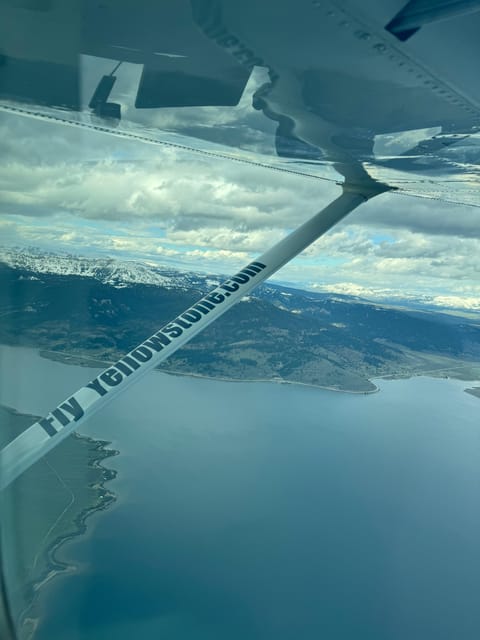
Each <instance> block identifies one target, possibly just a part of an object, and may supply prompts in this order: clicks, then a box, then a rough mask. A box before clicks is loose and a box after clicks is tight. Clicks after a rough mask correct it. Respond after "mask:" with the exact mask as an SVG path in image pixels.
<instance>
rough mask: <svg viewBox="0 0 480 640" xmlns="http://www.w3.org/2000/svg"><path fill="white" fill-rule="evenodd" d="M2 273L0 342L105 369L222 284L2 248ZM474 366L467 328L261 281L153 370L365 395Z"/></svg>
mask: <svg viewBox="0 0 480 640" xmlns="http://www.w3.org/2000/svg"><path fill="white" fill-rule="evenodd" d="M0 274H1V276H2V278H1V281H2V300H3V301H4V302H3V304H2V307H1V308H0V341H1V342H4V343H6V344H23V345H25V346H35V347H38V348H41V349H43V350H48V351H54V352H55V353H57V354H58V357H60V356H61V354H74V355H75V356H76V357H78V358H80V359H81V358H82V357H83V358H87V357H88V358H90V357H94V358H96V359H97V360H102V361H111V360H114V359H115V358H117V357H120V356H122V355H123V354H124V353H125V352H127V351H129V350H130V349H132V348H134V347H135V346H136V345H137V344H139V343H140V342H141V341H143V340H144V339H145V338H146V337H148V336H149V335H151V334H152V333H154V332H155V331H156V330H158V328H159V327H160V326H162V325H163V324H165V323H167V322H169V321H170V320H172V319H173V318H174V317H175V316H176V315H178V314H179V313H182V312H183V311H184V310H185V309H186V308H188V307H189V306H191V304H193V303H195V302H196V301H197V300H198V298H199V297H201V296H202V295H203V294H204V293H205V292H206V291H208V290H209V289H212V288H213V287H215V286H216V285H217V284H218V283H219V282H220V281H221V279H222V278H221V277H220V276H218V275H204V274H199V273H194V272H182V271H180V270H177V269H171V268H163V267H159V266H157V265H148V264H145V263H142V264H137V263H133V262H125V263H124V262H119V261H116V260H112V259H110V258H98V259H89V258H80V257H76V256H68V255H58V254H52V253H50V254H48V253H47V254H45V253H42V252H38V251H37V252H15V251H11V250H10V251H8V252H5V251H3V252H1V253H0ZM479 362H480V323H476V322H475V321H471V320H467V319H465V318H463V317H460V316H459V317H454V316H452V315H447V314H441V313H440V314H439V313H431V312H427V311H421V312H419V311H415V310H402V309H399V308H395V307H389V306H382V305H379V304H377V303H371V302H368V301H366V300H363V299H361V298H354V297H350V296H345V295H333V296H332V295H328V294H325V293H318V292H311V291H305V290H300V289H296V288H294V287H286V286H281V285H277V284H273V283H266V284H263V285H260V286H259V287H258V288H257V289H256V290H255V291H254V292H253V293H252V294H250V295H249V296H247V297H246V298H244V299H243V300H242V301H241V302H240V303H238V304H237V305H236V306H235V307H234V309H233V310H230V311H229V312H227V313H226V314H225V315H224V316H223V317H222V318H220V319H219V320H218V321H217V322H215V323H214V324H212V325H211V326H210V327H208V328H207V329H206V330H205V331H204V332H203V333H202V334H200V335H199V336H197V337H196V338H195V339H194V340H193V341H192V342H190V343H189V344H188V345H186V346H185V347H183V348H182V349H181V350H180V351H179V352H177V353H176V354H174V356H173V357H172V358H170V359H169V360H168V361H166V362H165V363H163V364H162V365H161V368H162V369H163V370H165V371H171V372H177V373H186V374H187V373H190V374H196V375H205V376H209V377H217V378H229V379H272V380H273V379H274V380H278V381H280V380H281V381H285V382H302V383H305V384H313V385H317V386H326V387H329V388H335V389H342V390H350V391H370V390H372V389H373V388H374V385H373V384H372V383H371V382H370V379H371V378H374V377H380V376H396V377H398V376H406V375H413V374H415V373H421V372H422V371H429V372H431V371H434V372H435V371H436V372H437V375H445V374H446V375H457V377H458V376H461V377H464V378H465V377H471V379H473V378H475V375H472V374H474V373H475V371H477V369H476V368H475V367H476V366H477V365H478V363H479ZM442 372H443V373H442ZM478 377H480V368H479V369H478Z"/></svg>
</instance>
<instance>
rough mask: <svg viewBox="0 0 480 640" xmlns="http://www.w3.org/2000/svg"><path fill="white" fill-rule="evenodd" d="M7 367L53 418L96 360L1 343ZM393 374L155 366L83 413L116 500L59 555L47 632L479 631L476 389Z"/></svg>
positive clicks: (350, 635) (8, 389)
mask: <svg viewBox="0 0 480 640" xmlns="http://www.w3.org/2000/svg"><path fill="white" fill-rule="evenodd" d="M14 362H16V363H17V365H16V366H17V367H18V369H17V373H16V374H15V375H11V376H9V375H8V371H11V366H12V365H13V363H14ZM18 363H19V364H18ZM19 371H21V375H20V374H19V373H18V372H19ZM0 373H1V378H2V383H3V384H2V389H1V391H0V401H1V402H3V403H5V404H8V405H10V406H13V407H15V408H17V409H19V410H22V411H27V412H31V413H37V414H38V413H41V414H45V413H47V412H48V410H49V409H51V408H52V407H54V406H55V405H56V404H57V403H58V402H59V401H61V400H62V399H63V398H64V397H66V396H67V395H69V394H70V393H71V392H72V391H74V390H75V389H76V388H77V387H78V386H80V385H81V384H83V383H85V382H87V381H88V380H89V379H91V378H92V377H93V376H94V375H95V373H96V370H93V369H91V370H89V369H86V368H80V367H70V366H66V365H63V364H59V363H54V362H50V361H48V360H44V359H41V358H40V357H39V356H38V355H37V354H36V352H34V351H32V350H28V349H15V350H13V349H9V348H5V347H2V348H1V351H0ZM379 384H380V387H381V391H380V392H379V393H377V394H373V395H350V394H343V393H334V392H328V391H322V390H315V389H311V388H307V387H300V386H298V387H294V386H283V385H277V384H269V383H228V382H214V381H209V380H202V379H193V378H180V377H171V376H167V375H164V374H160V373H157V372H155V373H152V374H151V375H149V376H147V377H146V378H144V379H143V380H142V381H141V382H140V383H139V384H138V385H137V386H136V387H133V388H132V389H131V390H129V391H128V393H127V394H126V395H124V396H122V397H120V398H119V399H118V400H116V401H115V403H114V404H112V405H111V406H109V407H108V408H107V409H106V410H105V411H104V412H102V413H100V414H97V415H96V416H95V417H94V418H93V419H92V420H91V422H90V423H88V424H87V425H85V427H83V428H82V432H83V433H86V434H87V435H90V436H93V437H98V438H101V439H106V440H109V441H111V442H112V446H113V447H114V448H116V449H118V450H119V451H120V452H121V453H120V455H119V456H118V457H116V458H111V459H109V460H108V461H107V463H108V465H109V466H111V467H114V468H115V469H117V470H118V476H117V479H116V480H115V481H113V482H111V483H110V485H109V487H110V489H111V490H113V491H114V492H115V493H116V494H117V496H118V501H117V502H116V503H115V505H114V506H113V507H112V508H110V509H109V510H108V511H106V512H103V513H101V514H98V515H97V516H95V517H94V518H93V519H91V520H90V525H89V529H88V531H87V534H86V535H85V536H83V537H81V538H78V539H77V540H76V541H74V542H71V543H69V544H67V545H65V546H64V547H63V549H62V550H61V551H60V552H59V557H61V559H63V560H67V561H69V562H72V563H74V564H76V565H77V566H78V570H77V571H76V572H75V573H71V574H68V575H65V576H63V577H62V576H60V577H57V578H56V579H55V580H52V581H51V582H50V583H49V584H47V585H46V587H45V589H44V590H43V592H42V593H41V604H42V610H43V615H42V618H41V620H40V625H39V627H38V630H37V633H36V635H35V640H64V639H65V638H68V639H69V640H100V639H102V640H103V639H105V638H107V637H112V638H116V639H118V640H123V639H127V638H129V639H130V638H132V637H136V638H138V640H143V639H144V638H145V639H148V638H155V639H156V638H168V639H169V640H186V639H192V638H195V639H196V640H204V639H205V640H207V639H208V640H214V639H215V640H217V639H218V640H220V639H222V640H236V639H237V638H238V639H240V638H241V639H242V640H245V639H247V638H248V639H249V640H257V639H258V640H260V639H261V640H270V639H275V640H287V639H288V640H292V639H301V640H309V639H312V640H313V639H318V638H325V639H328V640H343V639H359V638H362V639H363V638H365V639H368V640H405V639H408V640H417V639H418V640H428V639H430V638H431V639H432V640H434V639H435V640H439V639H445V640H446V639H448V640H452V639H455V640H478V638H479V637H480V419H479V416H480V400H479V399H478V398H474V397H472V396H470V395H468V394H466V393H464V392H463V389H464V388H465V386H468V385H466V383H463V382H460V381H454V380H435V379H430V378H413V379H410V380H399V381H381V382H379ZM46 499H48V497H47V496H46Z"/></svg>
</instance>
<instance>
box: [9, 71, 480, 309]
mask: <svg viewBox="0 0 480 640" xmlns="http://www.w3.org/2000/svg"><path fill="white" fill-rule="evenodd" d="M131 66H132V67H134V66H135V65H131ZM127 76H128V74H127ZM86 77H88V74H86ZM257 85H258V83H257ZM118 91H119V94H118V95H119V97H118V98H117V99H119V100H120V101H122V100H123V103H122V109H123V110H124V113H126V114H127V115H128V109H129V105H128V103H127V102H126V99H125V96H126V95H127V94H128V87H126V86H125V87H123V88H122V86H121V83H120V87H119V89H118ZM250 93H251V92H250ZM87 94H88V91H87ZM250 105H251V95H250V96H249V95H248V91H247V92H246V95H245V96H244V98H243V99H242V101H241V103H240V105H239V106H238V107H235V108H233V109H234V110H233V112H232V109H230V111H229V110H227V109H213V108H210V109H208V108H203V109H197V110H196V111H193V110H192V109H185V110H183V111H182V110H176V111H175V112H173V110H166V111H165V113H163V114H160V115H158V111H155V112H149V113H150V116H149V117H150V118H151V119H150V120H149V121H148V120H146V121H143V122H142V121H141V120H140V122H139V123H137V124H139V125H140V126H143V127H145V126H148V127H155V128H156V127H160V128H165V129H170V130H172V129H174V130H175V131H177V132H180V133H182V134H183V135H185V134H189V135H191V134H192V131H193V130H195V131H194V134H195V135H197V134H198V131H200V130H202V127H203V130H204V131H208V132H210V133H211V132H212V131H213V132H214V134H217V135H220V133H222V132H223V133H224V134H225V136H226V138H228V136H230V139H232V140H233V143H234V144H239V145H240V146H242V143H243V142H244V141H245V140H248V147H249V149H253V150H255V145H256V141H258V146H259V149H260V147H261V149H260V150H262V151H265V145H266V144H267V143H266V142H265V141H268V140H269V136H270V131H269V127H270V129H271V125H272V123H269V122H267V124H266V125H265V126H264V129H263V131H261V135H260V133H259V128H258V126H256V125H255V126H253V125H254V124H255V123H258V122H259V121H260V120H259V119H260V118H262V117H263V115H262V114H259V113H258V112H254V111H253V110H252V109H251V106H250ZM130 113H131V112H130ZM145 113H146V112H142V113H141V114H140V116H139V118H141V117H146V116H145V115H144V114H145ZM152 113H153V114H154V115H151V114H152ZM162 117H163V120H162ZM152 118H154V119H155V120H152ZM192 123H193V124H194V125H195V126H194V127H193V125H192ZM212 123H213V125H214V126H212ZM238 123H240V124H238ZM252 123H253V125H252ZM234 124H235V126H234ZM156 131H157V133H156V135H157V137H158V138H160V139H161V137H162V136H161V133H158V130H157V129H156ZM239 132H240V133H239ZM165 135H167V134H165ZM242 135H243V136H244V137H243V139H242V137H241V136H242ZM235 136H240V137H239V138H238V140H234V137H235ZM230 141H231V140H230ZM208 144H209V143H207V142H205V143H201V142H200V143H199V142H198V140H197V141H196V143H195V145H196V147H197V148H202V145H203V148H209V146H208ZM268 144H272V145H273V143H271V142H270V143H268ZM244 146H245V145H244ZM267 146H268V145H267ZM272 149H273V146H272ZM267 151H268V149H267ZM230 152H231V153H233V149H230ZM307 168H308V167H307ZM320 173H322V172H321V171H320ZM323 174H324V177H326V178H327V179H326V180H319V179H313V178H311V177H305V176H299V175H294V174H289V173H284V172H278V171H274V170H272V169H269V168H264V167H261V166H254V165H249V164H248V163H238V162H234V161H230V160H228V159H225V158H217V157H214V156H211V155H210V156H209V155H203V154H198V153H194V152H192V151H188V150H182V149H179V148H173V147H167V146H162V145H152V144H145V143H144V142H141V141H137V140H129V139H122V138H119V137H115V136H112V135H108V134H106V133H102V132H98V131H92V130H88V129H80V128H78V127H77V128H76V127H71V126H65V125H63V124H60V123H56V122H49V121H45V120H41V119H34V118H30V117H24V116H21V115H16V114H12V113H5V112H0V237H1V240H0V245H2V246H4V247H19V248H26V247H35V248H38V249H41V250H49V251H58V252H69V253H73V254H78V255H87V256H95V255H101V256H103V257H105V256H107V255H108V256H112V257H117V258H119V259H122V260H123V259H128V260H139V261H148V262H151V263H154V264H159V265H162V264H164V265H169V266H172V265H173V266H178V267H180V268H183V269H188V270H194V271H206V272H210V273H220V274H230V273H234V272H235V271H236V270H237V269H238V268H241V267H242V266H243V265H245V264H246V263H247V262H248V261H249V260H251V259H252V258H254V257H256V256H258V255H259V254H261V253H262V252H263V251H265V250H266V249H268V248H269V247H271V246H272V245H273V244H274V243H276V242H277V241H278V240H280V239H281V238H282V237H284V235H285V234H286V233H288V232H289V231H290V230H292V229H294V228H295V227H297V226H298V225H299V224H301V223H302V222H303V221H305V220H306V219H308V218H309V217H310V216H311V215H313V214H314V213H316V212H317V211H318V210H320V209H321V208H323V207H324V206H326V205H327V204H328V203H329V202H330V201H331V200H332V199H333V198H335V197H336V196H337V195H339V194H340V188H339V187H338V186H337V185H336V183H335V180H336V179H337V176H336V175H335V174H334V172H333V171H332V170H331V169H330V168H328V167H326V168H325V171H324V172H323ZM453 199H455V198H453ZM479 204H480V198H479ZM275 279H276V280H277V281H281V282H284V283H285V282H287V283H292V284H295V285H300V286H302V287H305V288H311V289H316V290H319V291H325V290H326V291H335V292H338V293H346V294H353V295H360V296H362V297H365V298H368V299H373V300H376V299H378V300H381V299H387V298H388V299H398V300H401V299H408V298H421V299H423V300H428V301H431V302H433V303H434V304H437V305H441V306H442V305H443V306H447V307H455V308H463V309H468V310H472V311H474V310H476V311H480V208H477V207H473V206H464V205H461V204H453V203H447V202H442V201H440V200H434V199H427V198H418V197H411V196H407V195H403V194H399V193H390V194H383V195H381V196H379V197H377V198H375V199H374V200H372V201H370V202H368V203H366V204H364V205H362V206H361V207H360V208H359V209H358V210H357V211H355V212H354V213H352V214H351V215H349V216H348V217H347V218H346V219H345V220H344V221H343V222H341V223H340V224H338V225H337V226H336V227H335V228H334V229H332V230H331V231H330V232H329V233H328V234H327V235H326V236H325V237H324V238H322V239H320V240H319V241H317V242H316V243H314V244H313V245H312V246H311V247H309V248H308V249H307V250H306V251H305V252H304V253H303V254H302V256H300V257H298V258H296V259H295V260H294V261H292V262H291V263H290V264H288V265H287V266H285V267H284V268H283V269H282V270H281V271H280V272H279V273H278V274H277V276H276V277H275Z"/></svg>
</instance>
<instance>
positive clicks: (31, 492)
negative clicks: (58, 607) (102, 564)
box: [0, 405, 117, 638]
mask: <svg viewBox="0 0 480 640" xmlns="http://www.w3.org/2000/svg"><path fill="white" fill-rule="evenodd" d="M37 419H38V417H37V416H31V415H26V414H22V413H18V412H17V411H15V410H14V409H11V408H9V407H5V406H2V405H0V424H1V429H0V448H3V447H4V446H5V445H6V444H8V442H10V441H11V440H12V439H13V438H14V437H15V436H16V435H18V434H19V433H21V432H22V431H24V430H25V429H26V428H28V427H29V426H30V425H31V424H32V423H33V422H35V421H36V420H37ZM108 444H109V443H107V442H104V441H97V440H93V439H91V438H88V437H86V436H80V435H77V434H73V435H71V436H70V437H68V438H67V439H65V440H64V441H63V442H61V443H60V444H59V445H58V446H57V447H56V448H55V449H53V450H52V451H51V452H50V453H48V454H47V455H46V456H44V458H42V459H41V460H40V461H39V462H37V463H36V464H35V465H33V466H32V467H30V468H29V469H28V470H27V471H25V472H24V473H23V474H22V475H21V476H20V477H19V478H17V480H15V482H14V483H12V484H11V485H10V486H8V487H7V488H6V489H5V490H4V492H3V495H2V515H3V516H4V517H3V522H2V524H3V531H2V534H3V539H2V542H3V550H4V551H5V552H6V554H7V558H8V567H9V571H8V576H9V582H8V585H7V587H8V589H9V596H10V602H11V607H12V613H13V615H14V617H15V619H16V623H17V628H18V629H19V630H21V632H22V638H28V637H30V635H31V634H32V633H33V632H34V628H35V620H36V618H37V615H38V612H36V607H37V598H36V596H37V594H38V591H39V587H40V586H41V585H42V584H45V582H47V581H48V580H49V579H50V578H52V577H53V576H54V575H56V574H58V573H59V572H63V571H67V570H69V569H70V567H68V566H67V565H66V564H65V563H63V562H62V561H61V560H59V558H58V556H57V551H58V549H59V548H60V547H61V546H62V545H63V544H64V543H65V542H67V541H68V540H71V539H73V538H75V537H77V536H79V535H82V534H84V533H85V531H86V521H87V519H88V518H89V517H90V516H91V515H92V514H93V513H96V512H98V511H101V510H104V509H106V508H108V506H109V505H110V504H111V503H112V502H113V501H114V500H115V496H114V494H113V493H112V492H111V491H110V490H109V489H108V488H107V487H106V483H107V482H108V481H110V480H112V479H113V478H114V477H115V475H116V472H115V471H114V470H112V469H108V468H107V467H105V466H104V462H105V461H106V460H107V459H108V458H110V457H111V456H114V455H116V454H117V451H114V450H112V449H110V448H109V447H108Z"/></svg>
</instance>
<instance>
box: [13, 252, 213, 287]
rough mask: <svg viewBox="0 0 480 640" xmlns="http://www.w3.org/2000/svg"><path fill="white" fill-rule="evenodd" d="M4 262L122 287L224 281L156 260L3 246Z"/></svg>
mask: <svg viewBox="0 0 480 640" xmlns="http://www.w3.org/2000/svg"><path fill="white" fill-rule="evenodd" d="M0 262H3V263H4V264H6V265H8V266H9V267H12V268H13V269H22V270H24V271H28V272H31V273H34V274H42V273H48V274H55V275H61V276H83V277H86V278H95V279H96V280H98V281H99V282H101V283H102V284H109V285H111V286H113V287H117V288H121V287H126V286H129V285H132V284H149V285H156V286H161V287H164V288H166V289H177V290H178V289H180V290H188V289H199V290H202V291H203V290H204V289H207V288H213V287H215V286H216V285H217V284H218V283H219V282H220V280H219V279H218V278H215V277H214V276H207V275H204V274H197V273H194V272H182V271H179V270H176V269H172V268H171V267H164V266H162V267H160V266H158V265H155V264H153V263H146V262H143V263H142V262H133V261H127V260H123V261H122V260H116V259H113V258H87V257H84V256H77V255H72V254H56V253H50V252H41V251H38V250H36V249H28V250H16V249H5V248H0Z"/></svg>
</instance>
